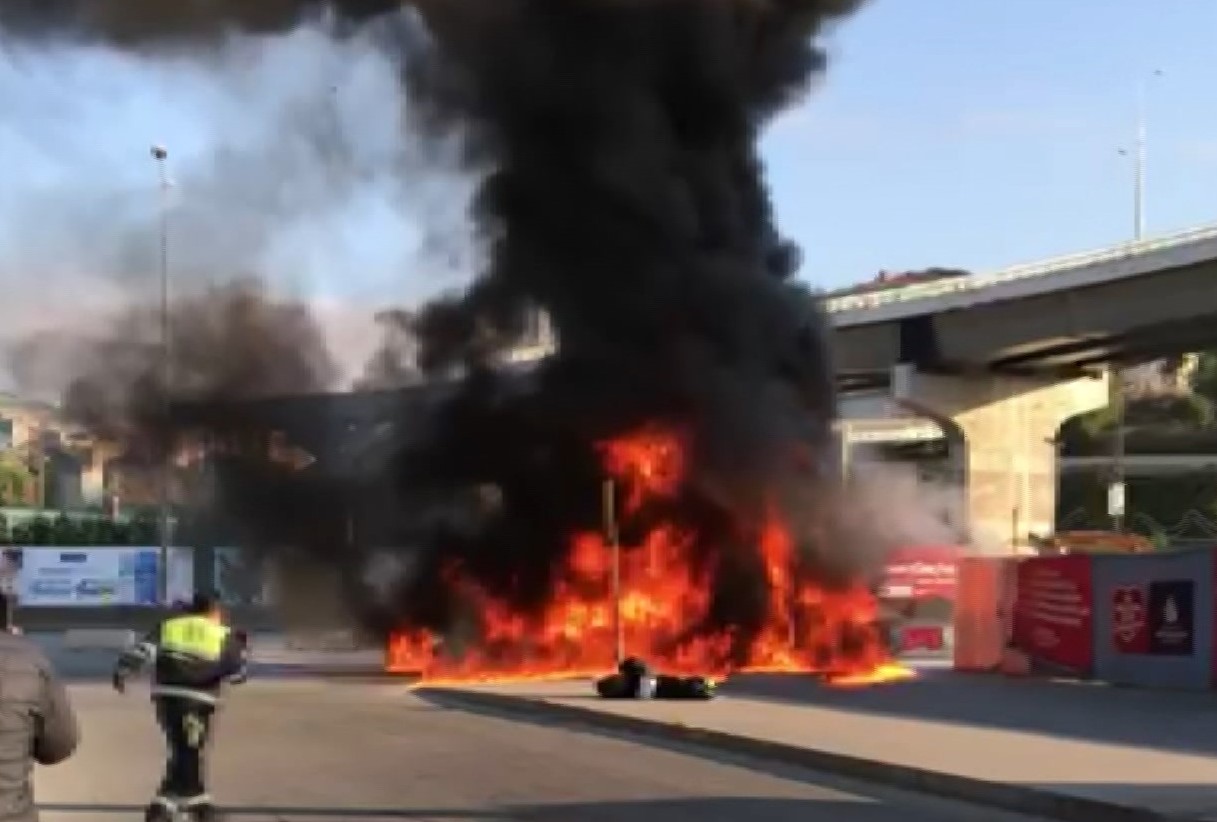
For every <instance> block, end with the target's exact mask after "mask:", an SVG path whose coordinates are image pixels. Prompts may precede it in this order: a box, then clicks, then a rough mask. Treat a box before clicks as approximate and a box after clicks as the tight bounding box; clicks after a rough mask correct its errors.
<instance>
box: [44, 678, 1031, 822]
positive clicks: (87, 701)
mask: <svg viewBox="0 0 1217 822" xmlns="http://www.w3.org/2000/svg"><path fill="white" fill-rule="evenodd" d="M71 689H72V696H73V699H74V700H75V704H76V707H77V710H78V712H79V713H80V716H81V719H82V725H83V731H84V744H83V745H82V747H81V750H80V751H79V753H78V754H77V756H76V757H75V758H73V759H72V760H70V761H69V762H67V763H65V764H63V765H60V766H57V767H54V768H45V769H41V770H40V771H39V772H38V776H37V795H38V800H39V802H40V804H41V805H42V807H43V809H44V810H43V819H44V820H45V822H95V821H97V822H100V820H107V822H109V821H110V820H120V819H121V820H131V819H137V818H139V817H138V813H139V809H140V808H141V807H142V805H143V804H144V803H145V802H146V801H147V800H148V798H149V797H150V795H151V793H152V791H153V788H154V786H155V782H156V779H157V777H158V775H159V768H160V764H161V763H160V759H161V755H162V750H163V749H162V744H161V740H160V738H159V737H158V734H157V730H156V727H155V725H154V723H153V720H152V717H151V714H150V710H149V706H148V703H147V700H146V696H145V694H144V693H143V692H142V691H141V690H140V689H139V687H138V686H137V687H136V688H133V689H132V691H129V692H128V695H127V696H125V697H123V696H119V695H117V694H115V693H113V692H112V691H111V690H110V689H109V687H108V686H107V685H106V684H105V683H103V682H97V681H93V682H85V681H78V682H75V683H73V685H72V686H71ZM211 759H212V766H211V772H212V784H211V789H212V791H213V793H214V795H215V796H216V798H217V801H219V802H220V804H222V805H224V806H226V807H227V808H229V809H230V818H235V819H240V820H247V822H253V820H301V821H302V822H322V820H340V819H342V820H347V819H351V820H359V819H381V820H395V819H408V820H444V821H445V822H455V821H456V820H520V821H521V822H579V820H589V822H596V821H597V820H622V822H646V821H647V820H663V822H679V821H680V820H696V821H697V822H739V820H749V822H779V821H784V820H790V821H791V822H794V821H795V820H798V822H814V820H824V822H897V820H900V822H930V820H935V822H943V821H950V820H959V822H965V820H967V821H968V822H971V820H975V819H982V818H983V819H986V820H994V822H1016V821H1017V820H1019V819H1023V820H1024V822H1027V821H1026V820H1025V818H1023V817H1015V816H1004V815H1002V814H997V813H994V812H992V811H988V810H978V809H975V808H971V807H967V806H961V805H958V804H954V803H950V802H946V801H941V800H937V799H933V798H930V797H921V796H914V795H907V794H902V793H898V792H895V791H889V790H885V789H880V788H870V787H866V786H860V785H857V784H852V783H849V782H846V781H844V780H839V779H836V778H831V777H826V776H821V775H816V774H813V773H809V772H806V771H802V770H796V769H779V768H775V767H773V766H768V765H762V764H760V763H756V762H749V761H747V760H739V759H735V760H729V759H723V758H716V757H715V756H714V755H713V754H711V753H709V752H707V751H704V750H698V749H695V748H686V749H675V748H660V747H656V746H655V745H654V744H648V743H644V742H641V741H631V740H629V739H625V738H620V737H616V738H614V737H608V736H603V735H596V734H593V733H591V732H589V731H580V730H575V729H570V728H563V727H555V726H545V725H540V724H534V723H531V722H528V721H524V720H519V719H507V718H502V717H495V716H487V715H484V714H474V713H469V712H466V711H463V710H456V709H448V708H444V707H440V706H439V705H436V704H434V703H432V702H430V701H428V700H427V699H426V697H425V695H421V696H420V695H417V694H414V693H410V692H408V691H406V690H405V688H404V687H403V686H402V685H401V684H398V683H393V682H374V681H360V680H349V679H348V680H342V681H335V680H328V681H327V680H320V679H316V678H304V677H297V678H283V679H267V680H263V681H261V682H251V683H250V684H249V685H247V686H245V687H244V688H243V689H241V690H240V691H238V692H236V693H234V694H233V696H232V699H231V701H230V704H229V705H228V706H227V708H226V709H225V712H224V714H223V715H222V716H221V720H220V724H219V727H218V736H217V739H216V746H215V749H214V752H213V755H212V758H211Z"/></svg>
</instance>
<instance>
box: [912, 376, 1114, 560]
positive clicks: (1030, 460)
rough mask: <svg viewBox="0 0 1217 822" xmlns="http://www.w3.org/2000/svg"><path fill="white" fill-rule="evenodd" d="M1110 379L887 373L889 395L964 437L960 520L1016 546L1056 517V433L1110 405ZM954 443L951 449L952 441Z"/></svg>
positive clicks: (981, 540)
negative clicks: (1069, 422) (1068, 422)
mask: <svg viewBox="0 0 1217 822" xmlns="http://www.w3.org/2000/svg"><path fill="white" fill-rule="evenodd" d="M1108 384H1109V383H1108V378H1107V377H1106V376H1102V377H1079V378H1073V379H1067V380H1060V379H1050V378H1036V377H1011V376H1005V375H999V374H988V373H986V374H969V375H939V374H925V373H922V372H919V371H917V369H916V367H915V366H912V365H898V366H896V368H895V369H894V371H893V373H892V394H893V397H894V399H895V400H896V402H898V403H900V404H901V405H903V406H905V407H906V408H908V409H910V410H912V411H914V412H916V413H918V414H922V415H924V416H927V417H930V418H931V419H934V420H935V421H937V422H938V423H939V424H941V425H942V426H943V429H944V430H945V431H947V435H948V437H950V438H951V440H952V445H953V446H958V445H960V444H962V446H963V449H962V450H963V454H962V460H961V463H962V464H961V468H962V472H961V473H962V484H963V497H964V504H963V508H964V512H963V513H964V523H965V524H966V525H965V527H966V528H967V530H968V532H969V534H970V535H971V537H972V539H973V540H974V541H975V542H976V543H977V544H978V545H1004V546H1006V547H1007V548H1009V549H1010V550H1013V549H1014V547H1015V546H1016V545H1019V544H1025V543H1026V541H1027V538H1028V535H1030V534H1042V535H1046V534H1050V533H1052V531H1053V528H1054V524H1055V518H1056V493H1057V445H1056V437H1057V432H1058V431H1059V430H1060V427H1061V425H1062V424H1063V423H1064V422H1065V421H1066V420H1067V419H1069V418H1070V417H1073V416H1075V415H1077V414H1084V413H1086V412H1089V411H1094V410H1096V409H1098V408H1102V407H1103V406H1105V405H1107V402H1108ZM952 450H955V448H953V449H952Z"/></svg>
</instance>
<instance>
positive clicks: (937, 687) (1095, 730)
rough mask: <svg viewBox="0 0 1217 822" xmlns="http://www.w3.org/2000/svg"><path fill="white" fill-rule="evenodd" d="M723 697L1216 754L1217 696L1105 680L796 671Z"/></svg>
mask: <svg viewBox="0 0 1217 822" xmlns="http://www.w3.org/2000/svg"><path fill="white" fill-rule="evenodd" d="M720 691H721V692H722V693H723V694H724V695H728V696H738V697H743V698H748V699H761V700H770V701H776V702H785V703H793V704H799V705H808V706H815V707H820V708H831V709H834V710H843V711H851V712H856V713H868V714H880V715H887V716H893V717H902V718H908V719H921V720H930V721H939V722H948V723H952V724H957V725H971V726H975V727H978V728H985V729H1003V730H1010V731H1022V732H1026V733H1034V734H1046V735H1050V736H1056V737H1061V738H1072V739H1077V740H1083V741H1091V742H1102V743H1112V744H1117V745H1128V746H1131V747H1139V748H1149V749H1154V750H1163V751H1173V752H1177V753H1199V754H1203V755H1207V756H1217V696H1215V695H1214V694H1212V693H1204V692H1172V691H1159V690H1148V689H1145V690H1143V689H1136V688H1120V687H1113V686H1108V685H1104V684H1099V683H1082V682H1078V683H1074V682H1062V681H1051V680H1036V679H1010V678H1004V677H1000V676H996V675H984V674H961V673H956V672H954V671H950V670H943V671H933V670H931V671H923V672H922V673H921V675H920V676H919V677H918V678H917V679H914V680H910V681H907V682H898V683H892V684H889V685H884V686H880V687H874V688H864V689H856V690H854V689H836V688H829V687H823V686H821V685H818V684H817V683H816V682H815V681H814V680H812V679H810V678H808V677H803V676H794V675H787V676H782V675H777V676H770V675H749V676H740V677H736V678H733V679H731V680H729V681H728V682H726V683H724V684H723V685H722V686H721V688H720Z"/></svg>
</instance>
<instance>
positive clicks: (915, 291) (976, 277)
mask: <svg viewBox="0 0 1217 822" xmlns="http://www.w3.org/2000/svg"><path fill="white" fill-rule="evenodd" d="M1214 238H1217V225H1206V226H1201V227H1199V228H1191V229H1188V230H1186V231H1180V232H1178V233H1176V234H1168V235H1166V236H1163V237H1152V238H1150V239H1148V240H1140V241H1130V242H1127V243H1122V244H1120V245H1116V246H1109V247H1107V248H1104V249H1100V250H1098V251H1082V252H1076V253H1073V254H1066V255H1063V256H1060V257H1053V258H1051V259H1048V260H1041V261H1039V262H1035V263H1024V264H1022V265H1016V266H1011V267H1010V268H1005V269H1001V270H1000V271H994V272H991V273H988V274H971V275H968V276H964V277H951V278H944V279H941V280H934V281H932V282H928V283H917V284H915V285H905V286H896V287H893V288H886V289H882V290H878V291H869V292H867V293H865V294H846V295H843V296H840V297H832V298H830V299H827V300H825V301H824V308H825V310H826V311H828V312H830V313H843V312H846V311H862V310H865V309H868V308H877V307H878V306H881V305H891V304H892V303H906V302H912V301H914V300H925V299H932V298H934V297H941V296H944V295H947V294H958V293H960V292H965V291H976V290H978V289H981V288H989V287H991V286H995V285H1000V284H1001V283H1006V282H1011V281H1013V280H1022V279H1029V278H1032V277H1042V276H1046V275H1049V274H1055V273H1057V272H1060V271H1066V270H1068V269H1071V268H1081V267H1082V266H1086V265H1092V264H1094V263H1102V262H1109V261H1111V260H1119V259H1123V258H1126V257H1132V256H1135V255H1137V254H1145V253H1148V252H1153V251H1161V250H1163V249H1167V248H1178V247H1180V246H1185V245H1190V244H1191V243H1195V242H1200V241H1202V240H1211V239H1214Z"/></svg>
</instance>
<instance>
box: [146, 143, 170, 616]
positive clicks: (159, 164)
mask: <svg viewBox="0 0 1217 822" xmlns="http://www.w3.org/2000/svg"><path fill="white" fill-rule="evenodd" d="M151 151H152V159H153V161H154V162H155V163H156V168H157V176H158V180H159V186H158V195H159V217H160V272H159V274H160V277H159V279H160V326H161V328H160V331H161V335H160V336H161V340H160V343H161V345H160V356H159V359H160V372H161V391H162V392H163V393H164V401H165V409H164V411H165V414H166V417H167V416H168V414H169V406H170V403H171V402H172V399H171V392H170V385H171V382H172V378H173V365H172V362H173V360H172V356H173V351H172V338H171V336H170V332H171V329H170V321H169V189H170V187H171V185H172V183H171V182H170V180H169V169H168V160H169V151H168V149H166V148H165V147H164V146H163V145H159V144H158V145H154V146H152V149H151ZM172 482H173V450H172V446H171V444H170V443H166V449H165V454H164V456H163V459H162V461H161V465H160V481H159V482H158V483H157V497H158V499H157V503H158V505H157V508H158V513H159V516H158V518H157V519H158V521H159V525H160V528H159V531H160V549H161V561H160V563H159V569H160V570H159V573H158V577H159V579H158V592H157V593H158V595H159V596H160V598H161V600H162V601H163V600H164V599H165V597H166V595H167V591H166V585H167V581H168V580H167V571H168V568H167V565H168V563H169V543H170V530H171V522H172V512H171V510H170V509H171V505H170V502H171V495H172V489H171V485H172Z"/></svg>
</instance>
